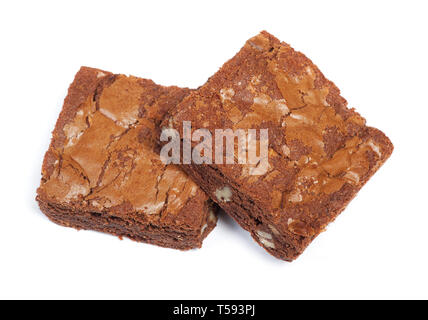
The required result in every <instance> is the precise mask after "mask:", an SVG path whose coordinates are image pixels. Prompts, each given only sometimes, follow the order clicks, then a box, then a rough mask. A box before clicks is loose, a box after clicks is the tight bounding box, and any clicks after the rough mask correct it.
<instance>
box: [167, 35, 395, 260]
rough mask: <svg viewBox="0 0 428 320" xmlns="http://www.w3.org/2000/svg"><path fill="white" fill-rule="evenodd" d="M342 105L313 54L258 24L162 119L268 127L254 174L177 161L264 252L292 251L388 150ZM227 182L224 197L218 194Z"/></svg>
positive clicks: (249, 169) (285, 254)
mask: <svg viewBox="0 0 428 320" xmlns="http://www.w3.org/2000/svg"><path fill="white" fill-rule="evenodd" d="M346 105H347V102H346V100H345V99H344V98H342V97H341V96H340V91H339V89H338V88H337V87H336V86H335V85H334V84H333V83H332V82H331V81H329V80H327V79H326V78H325V77H324V76H323V74H322V73H321V72H320V71H319V69H318V68H317V67H316V66H315V65H314V64H313V63H312V62H311V60H309V59H308V58H307V57H305V56H304V55H303V54H301V53H299V52H296V51H294V50H293V49H292V48H291V47H290V46H289V45H287V44H285V43H281V42H280V41H279V40H277V39H276V38H275V37H273V36H272V35H270V34H268V33H267V32H262V33H261V34H259V35H258V36H256V37H254V38H252V39H250V40H248V41H247V43H246V44H245V46H244V47H243V48H242V49H241V51H240V52H239V53H238V54H237V55H236V56H235V57H234V58H232V59H231V60H230V61H228V62H227V63H226V64H224V66H223V67H222V68H221V69H220V70H219V71H218V72H217V73H216V74H215V75H214V76H212V77H211V78H210V79H209V80H208V82H207V83H206V84H205V85H204V86H202V87H201V88H199V89H198V90H196V91H194V92H192V93H190V94H189V96H187V97H186V98H184V100H183V101H182V102H181V103H180V104H179V105H178V106H177V108H175V109H173V110H172V111H171V112H170V114H169V115H168V116H167V117H166V119H165V120H164V123H163V126H164V127H171V126H172V127H173V128H176V129H178V130H179V131H180V132H181V130H182V123H183V121H191V122H192V128H193V129H194V130H196V129H199V128H206V129H209V130H210V131H211V133H212V134H213V135H214V131H215V129H226V128H231V129H233V130H237V129H268V130H269V131H268V132H269V149H268V160H269V167H268V170H267V171H266V172H264V173H263V174H259V175H254V174H252V173H254V172H257V169H258V168H257V164H256V165H249V164H246V165H242V164H233V165H224V164H213V165H210V166H209V168H212V169H214V170H207V167H206V166H201V165H182V167H183V169H184V170H185V171H186V172H188V173H189V175H191V176H192V177H193V178H194V180H195V181H196V182H197V183H198V184H199V185H200V186H201V187H202V188H203V189H204V190H205V191H206V192H207V193H208V194H209V195H210V196H211V197H212V198H213V200H214V201H216V202H218V203H219V205H220V206H222V207H223V208H224V209H225V211H226V212H228V213H229V214H230V215H231V216H232V217H234V218H235V219H236V220H237V221H238V222H239V223H240V224H241V225H242V226H243V227H244V228H245V229H247V230H248V231H250V232H251V234H252V236H253V237H254V239H255V240H256V241H257V242H258V243H259V244H261V245H262V246H263V247H264V248H265V249H266V250H267V251H268V252H270V253H271V254H273V255H274V256H276V257H278V258H281V259H284V260H293V259H295V258H296V257H297V256H298V255H299V254H300V253H301V252H303V250H304V249H305V247H306V246H307V245H308V244H309V243H310V242H311V241H312V240H313V239H314V238H315V237H316V236H317V235H318V234H319V233H320V232H321V231H323V230H324V229H325V227H326V226H327V224H329V223H330V222H331V221H333V220H334V219H335V217H336V216H337V215H338V214H339V213H340V212H341V211H342V210H343V209H344V208H345V207H346V205H347V203H348V202H349V201H350V200H351V199H352V198H353V197H354V196H355V195H356V193H357V192H358V190H359V189H360V188H361V187H362V185H363V184H364V183H365V182H367V180H368V179H369V178H370V176H371V175H373V174H374V172H375V171H376V170H377V169H378V168H379V167H380V166H381V165H382V164H383V163H384V162H385V161H386V159H387V158H388V157H389V156H390V154H391V152H392V150H393V146H392V144H391V142H390V141H389V139H388V138H387V137H386V136H385V135H384V134H383V133H382V132H381V131H379V130H377V129H375V128H371V127H367V126H366V124H365V119H364V118H362V117H361V116H360V115H359V114H358V113H357V112H355V111H354V110H353V109H349V108H347V106H346ZM193 143H194V144H196V142H193ZM213 159H214V156H213ZM235 163H237V161H235ZM207 176H208V177H207ZM207 181H210V183H207ZM226 187H227V188H229V190H231V192H230V193H231V195H230V199H229V200H228V201H224V199H223V198H217V196H216V195H218V194H223V191H222V190H224V188H226Z"/></svg>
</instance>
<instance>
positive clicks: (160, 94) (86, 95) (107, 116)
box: [37, 67, 217, 250]
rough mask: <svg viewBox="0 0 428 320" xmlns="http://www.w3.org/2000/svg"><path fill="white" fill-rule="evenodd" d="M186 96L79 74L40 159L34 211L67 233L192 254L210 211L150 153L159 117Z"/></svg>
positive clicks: (185, 180)
mask: <svg viewBox="0 0 428 320" xmlns="http://www.w3.org/2000/svg"><path fill="white" fill-rule="evenodd" d="M189 92H190V90H189V89H182V88H178V87H163V86H159V85H157V84H155V83H154V82H153V81H151V80H146V79H140V78H136V77H132V76H129V77H127V76H125V75H115V74H112V73H110V72H106V71H102V70H98V69H92V68H87V67H82V68H81V69H80V71H79V72H78V73H77V74H76V77H75V79H74V82H73V83H72V84H71V86H70V88H69V91H68V95H67V97H66V98H65V101H64V106H63V109H62V111H61V114H60V116H59V118H58V121H57V124H56V126H55V130H54V131H53V137H52V141H51V145H50V147H49V150H48V151H47V152H46V155H45V158H44V162H43V168H42V180H41V183H40V187H39V188H38V190H37V201H38V202H39V206H40V208H41V210H42V211H43V212H44V213H45V214H46V215H47V216H48V217H49V218H50V219H51V220H52V221H54V222H56V223H58V224H60V225H64V226H68V227H74V228H77V229H91V230H97V231H102V232H108V233H111V234H114V235H117V236H119V237H122V236H124V237H128V238H131V239H134V240H137V241H142V242H147V243H152V244H156V245H159V246H164V247H170V248H177V249H183V250H184V249H191V248H197V247H200V246H201V245H202V240H203V239H204V238H205V237H206V236H207V235H208V233H209V232H210V231H211V230H212V229H213V228H214V226H215V224H216V220H217V218H216V212H215V211H216V209H215V207H214V205H213V203H212V201H211V200H209V198H208V197H207V195H206V194H205V193H204V192H203V191H202V190H201V189H200V188H199V187H198V186H197V185H196V184H195V183H194V182H193V181H192V180H191V179H190V178H189V177H188V176H187V175H186V174H185V173H184V172H182V170H181V169H179V168H178V167H176V166H174V165H168V166H166V165H164V164H163V163H162V162H161V161H160V158H159V153H158V151H156V147H155V139H156V137H157V133H156V132H157V126H158V125H159V123H160V121H161V119H162V117H164V115H165V113H166V112H167V111H168V110H169V109H170V108H171V107H173V106H175V105H176V104H177V103H178V102H180V101H181V100H182V99H183V98H184V97H185V96H186V95H188V94H189Z"/></svg>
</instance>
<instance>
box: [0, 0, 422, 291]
mask: <svg viewBox="0 0 428 320" xmlns="http://www.w3.org/2000/svg"><path fill="white" fill-rule="evenodd" d="M427 13H428V8H427V2H426V1H400V2H399V1H361V0H360V1H353V2H351V1H291V2H286V1H266V0H264V1H248V0H247V1H242V2H241V1H219V0H216V1H210V2H209V1H170V2H166V1H152V2H149V1H135V2H134V1H117V2H110V1H76V0H74V1H68V2H65V1H64V2H63V1H52V2H47V1H27V2H23V1H2V2H1V4H0V72H1V74H0V103H1V126H0V130H1V149H0V150H1V151H0V152H1V157H0V168H1V172H2V174H1V176H0V187H1V190H0V191H1V192H0V194H1V208H0V298H141V299H163V298H175V299H191V298H193V299H205V298H224V299H228V298H237V299H238V298H241V299H246V298H255V299H287V298H292V299H297V298H339V299H340V298H345V299H346V298H369V299H371V298H428V289H427V288H428V248H427V245H428V241H427V230H428V205H427V201H426V200H427V198H428V194H427V193H428V192H427V191H428V188H427V185H428V179H427V178H428V176H427V169H426V168H427V161H428V157H427V151H426V147H427V142H426V138H427V137H428V134H427V128H428V124H427V116H428V94H427V82H428V80H427V79H428V63H427V57H428V45H427V43H428V41H427V31H428V23H427V21H428V19H427ZM263 29H265V30H267V31H269V32H270V33H272V34H274V35H275V36H277V37H278V38H279V39H281V40H283V41H286V42H288V43H290V44H291V45H292V46H293V47H294V48H296V49H297V50H300V51H302V52H304V53H305V54H306V55H307V56H308V57H310V58H311V59H312V60H313V61H314V62H315V63H316V64H317V65H318V66H319V68H320V69H321V70H322V71H323V72H324V74H325V75H326V76H327V77H328V78H329V79H331V80H333V81H334V82H335V83H336V84H337V85H338V87H339V88H341V90H342V94H343V96H344V97H345V98H346V99H347V100H348V102H349V105H350V106H351V107H355V108H356V109H357V110H358V111H359V112H360V113H361V114H362V115H363V116H364V117H366V118H367V120H368V124H369V125H371V126H375V127H378V128H379V129H381V130H383V131H384V132H385V133H386V134H387V135H388V136H389V137H390V138H391V140H392V142H393V143H394V145H395V151H394V153H393V155H392V157H391V159H390V160H389V161H388V162H387V163H386V164H385V165H384V166H383V167H382V168H381V169H380V171H379V172H378V173H377V174H376V175H375V176H374V177H373V178H372V179H371V181H370V182H369V183H368V184H367V185H366V186H365V187H364V188H363V190H362V191H361V192H360V193H359V195H358V196H357V197H356V198H355V199H354V201H353V202H352V203H351V204H350V205H349V207H348V208H347V209H346V210H345V212H344V213H343V214H342V215H341V216H340V217H339V218H338V219H337V220H336V222H335V223H333V224H332V225H331V226H330V227H329V230H328V231H327V232H325V233H323V234H322V235H320V236H319V237H318V238H317V239H316V240H315V241H314V242H313V244H312V245H311V246H310V247H309V248H308V249H307V250H306V251H305V253H304V254H303V255H302V256H301V257H300V258H299V259H298V260H297V261H295V262H293V263H286V262H282V261H279V260H276V259H275V258H273V257H271V256H269V255H268V254H267V253H265V251H264V250H263V249H261V248H259V247H258V246H257V245H256V243H255V242H254V241H253V240H252V239H251V238H250V236H249V235H248V234H247V233H246V232H244V231H242V230H241V229H240V228H239V227H238V226H237V224H236V223H235V222H233V221H232V220H231V219H230V218H227V217H226V216H225V215H223V216H221V217H220V222H219V224H218V227H217V228H216V229H215V230H214V231H213V232H212V233H211V235H210V236H209V237H208V238H207V239H206V241H205V242H204V246H203V248H202V249H200V250H193V251H189V252H180V251H174V250H171V249H162V248H159V247H155V246H151V245H146V244H141V243H135V242H132V241H129V240H123V241H119V240H118V239H117V238H115V237H112V236H109V235H104V234H100V233H95V232H90V231H80V232H77V231H75V230H74V229H68V228H63V227H59V226H57V225H55V224H53V223H51V222H50V221H48V219H47V218H45V217H44V215H43V214H42V213H41V212H40V211H39V209H38V207H37V204H36V202H35V201H34V198H35V191H36V188H37V186H38V184H39V180H40V167H41V163H42V158H43V154H44V152H45V151H46V149H47V147H48V144H49V140H50V133H51V130H52V129H53V127H54V124H55V121H56V118H57V116H58V114H59V112H60V109H61V106H62V101H63V99H64V97H65V94H66V90H67V88H68V85H69V83H70V82H71V81H72V79H73V77H74V74H75V73H76V72H77V70H78V69H79V67H80V66H81V65H86V66H92V67H97V68H101V69H105V70H109V71H113V72H116V73H126V74H133V75H136V76H140V77H146V78H151V79H153V80H154V81H156V82H157V83H160V84H165V85H172V84H176V85H180V86H189V87H192V88H195V87H198V86H199V85H201V84H203V83H204V82H205V81H206V79H207V78H208V77H209V76H210V75H212V74H213V73H214V72H216V71H217V70H218V68H219V67H220V66H221V65H222V64H223V63H224V62H225V61H226V60H227V59H229V58H231V57H232V56H233V55H234V54H235V53H236V52H237V51H238V50H239V49H240V47H241V46H242V45H243V44H244V42H245V41H246V40H247V39H248V38H250V37H252V36H254V35H256V34H257V33H258V32H259V31H261V30H263Z"/></svg>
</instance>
